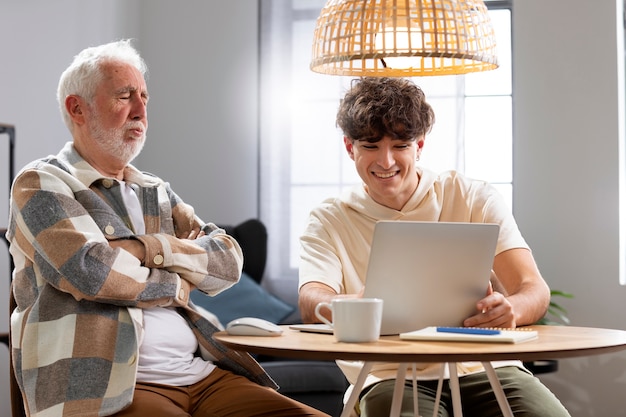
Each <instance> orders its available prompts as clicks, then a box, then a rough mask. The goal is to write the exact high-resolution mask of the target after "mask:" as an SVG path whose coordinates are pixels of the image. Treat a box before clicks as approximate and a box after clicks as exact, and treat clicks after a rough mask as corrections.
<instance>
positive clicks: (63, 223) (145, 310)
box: [7, 40, 324, 417]
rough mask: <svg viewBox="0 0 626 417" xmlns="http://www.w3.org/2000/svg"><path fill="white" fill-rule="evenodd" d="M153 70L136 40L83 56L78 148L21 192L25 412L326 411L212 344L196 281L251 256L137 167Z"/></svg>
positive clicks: (17, 192)
mask: <svg viewBox="0 0 626 417" xmlns="http://www.w3.org/2000/svg"><path fill="white" fill-rule="evenodd" d="M145 72H146V66H145V63H144V61H143V59H142V58H141V57H140V55H139V54H138V53H137V51H136V50H135V49H134V48H133V47H132V46H131V44H130V42H129V41H126V40H123V41H118V42H113V43H109V44H106V45H101V46H98V47H93V48H87V49H85V50H84V51H82V52H80V53H79V54H78V55H77V56H76V57H75V59H74V61H73V62H72V64H71V65H70V66H69V67H68V68H67V69H66V70H65V72H64V73H63V74H62V76H61V79H60V82H59V88H58V100H59V104H60V107H61V112H62V114H63V118H64V120H65V122H66V124H67V126H68V128H69V130H70V132H71V135H72V137H73V142H68V143H67V144H66V145H65V147H64V148H63V149H62V150H61V151H60V153H59V154H58V155H56V156H49V157H46V158H43V159H39V160H37V161H34V162H32V163H30V164H29V165H27V166H26V167H25V168H23V169H22V170H21V172H20V173H19V174H18V176H17V178H16V180H15V182H14V185H13V187H12V194H11V195H12V197H11V208H10V227H9V231H8V234H7V236H8V238H9V240H10V242H11V249H10V250H11V254H12V256H13V259H14V261H15V266H16V267H15V273H14V281H13V283H14V295H15V298H16V301H17V305H18V307H17V309H16V310H15V311H13V312H12V314H11V331H12V338H13V352H12V353H13V360H14V367H15V370H16V376H17V380H18V383H19V385H20V388H21V390H22V394H23V396H24V399H25V405H26V409H27V412H28V414H29V415H31V416H41V417H44V416H45V417H52V416H107V415H116V416H137V417H139V416H141V417H145V416H198V417H200V416H206V417H208V416H242V417H247V416H268V417H269V416H321V415H324V414H323V413H321V412H318V411H316V410H314V409H312V408H310V407H308V406H305V405H303V404H300V403H298V402H296V401H293V400H291V399H288V398H287V397H284V396H282V395H281V394H279V393H277V392H276V391H275V389H274V388H276V387H275V384H274V382H273V381H272V380H271V378H269V376H268V375H267V374H266V373H265V372H264V371H263V369H262V368H261V367H260V366H259V365H258V364H257V363H256V362H255V361H254V360H253V359H252V358H251V357H250V356H249V355H245V354H241V353H237V352H234V351H230V350H228V349H227V348H226V347H225V346H222V345H220V344H218V343H217V342H215V341H213V339H212V338H211V335H212V333H213V332H214V331H216V330H217V328H216V326H214V325H213V324H211V322H210V320H208V319H207V318H205V317H204V316H203V315H202V314H201V313H200V312H199V311H197V310H196V309H195V308H194V307H193V306H192V305H191V304H190V303H189V293H190V291H191V290H192V289H194V288H198V289H199V290H201V291H203V292H205V293H207V294H209V295H215V294H217V293H219V292H220V291H223V290H224V289H226V288H228V287H230V286H232V285H233V284H234V283H236V282H237V281H238V279H239V277H240V273H241V268H242V264H243V259H242V253H241V249H240V247H239V245H238V244H237V242H236V241H235V240H234V239H233V238H232V237H230V236H228V235H227V234H225V233H224V231H223V230H221V229H219V228H217V227H216V226H215V225H214V224H212V223H208V224H205V223H203V222H202V221H201V220H200V219H199V218H198V217H197V216H196V215H195V214H194V211H193V209H192V208H191V207H190V206H188V205H186V204H185V203H183V202H182V201H181V199H180V198H179V197H178V196H177V195H176V194H175V193H174V192H173V191H172V190H171V189H170V187H169V185H168V184H167V183H166V182H164V181H163V180H161V179H159V178H157V177H155V176H153V175H150V174H146V173H142V172H140V171H138V170H137V169H136V168H134V167H133V166H132V165H130V162H131V161H132V160H133V159H134V158H135V157H136V156H137V155H138V154H139V152H140V151H141V149H142V147H143V145H144V142H145V140H146V130H147V128H148V121H147V112H146V105H147V103H148V90H147V87H146V82H145V79H144V74H145ZM241 398H245V401H241Z"/></svg>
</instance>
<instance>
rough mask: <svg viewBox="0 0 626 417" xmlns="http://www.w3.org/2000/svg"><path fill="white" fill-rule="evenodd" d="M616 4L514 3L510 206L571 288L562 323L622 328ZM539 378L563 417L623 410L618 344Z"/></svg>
mask: <svg viewBox="0 0 626 417" xmlns="http://www.w3.org/2000/svg"><path fill="white" fill-rule="evenodd" d="M621 1H622V0H617V1H616V0H596V1H587V0H575V1H572V0H523V1H520V0H516V1H515V2H514V22H513V51H514V129H515V149H514V211H515V214H516V217H517V220H518V222H519V224H520V227H521V229H522V232H523V233H524V234H525V236H526V238H527V240H528V241H529V243H530V245H531V247H532V248H533V251H534V254H535V257H536V259H537V262H538V264H539V267H540V268H541V270H542V272H543V274H544V276H545V278H546V280H547V281H548V283H549V284H550V285H551V286H552V287H553V288H556V289H561V290H565V291H569V292H572V293H574V294H575V298H574V299H573V300H565V301H564V302H563V304H564V305H566V307H567V308H568V309H569V311H570V317H571V319H572V325H578V326H595V327H607V328H617V329H626V322H625V320H624V318H625V317H626V302H625V299H626V288H624V287H622V286H620V285H619V284H618V279H619V277H618V246H617V243H618V240H617V239H618V169H617V167H618V141H620V140H621V141H624V140H625V139H624V137H623V135H622V136H620V135H619V130H618V129H619V118H621V117H623V111H624V109H623V108H618V95H619V94H623V85H622V86H621V88H618V84H617V80H618V68H619V69H621V70H622V71H623V66H622V64H620V63H619V62H618V59H623V54H619V55H618V41H617V39H618V36H623V34H622V33H617V32H616V21H617V20H618V18H617V16H619V21H620V22H621V9H622V7H621ZM616 10H620V13H619V14H618V15H617V16H616ZM620 45H621V44H620ZM542 379H543V380H544V381H545V382H546V383H547V384H548V385H549V386H550V387H551V388H552V389H553V390H554V391H555V393H556V394H557V395H558V396H559V397H560V398H561V399H562V400H563V401H564V402H565V404H566V406H567V407H568V408H569V409H570V411H571V413H572V415H573V416H580V417H583V416H584V417H594V416H597V417H602V416H626V397H625V396H624V392H626V352H624V353H618V354H608V355H600V356H590V357H587V358H582V359H567V360H561V361H560V371H559V372H558V373H556V374H551V375H548V376H546V377H542Z"/></svg>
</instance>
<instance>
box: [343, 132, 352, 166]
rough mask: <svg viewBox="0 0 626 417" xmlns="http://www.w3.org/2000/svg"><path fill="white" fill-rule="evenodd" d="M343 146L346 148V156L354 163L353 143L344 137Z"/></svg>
mask: <svg viewBox="0 0 626 417" xmlns="http://www.w3.org/2000/svg"><path fill="white" fill-rule="evenodd" d="M343 144H344V146H345V147H346V151H348V155H349V156H350V159H352V160H353V161H354V143H353V142H352V140H351V139H350V138H348V137H347V136H344V137H343Z"/></svg>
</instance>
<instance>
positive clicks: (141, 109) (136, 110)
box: [130, 95, 148, 120]
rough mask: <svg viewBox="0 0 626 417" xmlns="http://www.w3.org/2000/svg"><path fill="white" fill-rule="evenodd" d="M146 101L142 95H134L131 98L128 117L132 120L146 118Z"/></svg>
mask: <svg viewBox="0 0 626 417" xmlns="http://www.w3.org/2000/svg"><path fill="white" fill-rule="evenodd" d="M147 109H148V103H147V102H146V101H145V100H144V99H143V97H141V96H139V95H136V96H133V99H132V108H131V114H130V117H131V119H133V120H146V117H147V114H148V111H147Z"/></svg>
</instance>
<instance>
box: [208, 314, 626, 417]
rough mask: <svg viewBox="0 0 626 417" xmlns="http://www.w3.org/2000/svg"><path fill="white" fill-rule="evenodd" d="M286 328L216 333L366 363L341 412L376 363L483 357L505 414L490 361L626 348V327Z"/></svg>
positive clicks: (296, 354) (247, 347) (241, 345)
mask: <svg viewBox="0 0 626 417" xmlns="http://www.w3.org/2000/svg"><path fill="white" fill-rule="evenodd" d="M281 327H282V328H283V334H282V335H281V336H277V337H262V336H231V335H229V334H228V333H226V332H219V333H216V334H215V335H214V336H213V337H214V338H215V339H216V340H219V341H220V342H221V343H223V344H224V345H226V346H228V347H230V348H232V349H235V350H243V351H247V352H250V353H257V354H267V355H273V356H282V357H291V358H301V359H322V360H335V359H343V360H358V361H363V362H365V363H366V366H364V368H363V369H364V371H362V372H361V374H362V375H360V376H359V379H358V380H357V382H356V383H355V387H354V389H353V391H352V392H353V394H355V395H352V396H351V398H350V399H349V400H348V402H347V403H346V406H345V408H344V414H342V416H343V415H349V411H350V410H351V409H352V407H354V403H355V402H356V397H357V396H358V392H360V389H361V387H362V386H363V383H364V381H365V376H366V373H367V372H366V371H368V370H369V369H371V364H372V363H374V362H400V363H403V364H406V365H407V366H408V364H410V363H417V362H438V363H439V362H441V363H447V364H448V365H449V369H452V366H450V365H451V364H454V363H456V362H467V361H480V362H483V365H484V366H485V370H486V371H487V375H488V376H489V380H490V381H491V384H492V387H493V388H494V392H495V393H496V397H497V398H498V403H499V404H500V407H501V409H502V411H503V414H504V416H512V413H511V411H510V408H509V406H508V402H507V401H506V397H504V393H503V392H502V388H501V387H500V383H499V381H498V380H497V377H496V376H495V372H493V367H492V366H491V364H490V362H491V361H499V360H511V359H516V360H522V361H532V360H542V359H560V358H572V357H579V356H589V355H598V354H604V353H611V352H617V351H620V350H624V349H626V331H623V330H614V329H602V328H590V327H574V326H529V328H530V329H532V330H536V331H537V332H538V335H539V337H538V338H537V339H535V340H530V341H527V342H523V343H517V344H510V343H480V342H473V343H469V342H441V341H437V342H434V341H412V340H402V339H400V337H399V336H398V335H396V336H382V337H381V338H380V339H379V340H378V341H376V342H370V343H341V342H337V341H336V340H335V338H334V336H333V335H328V334H318V333H308V332H300V331H297V330H292V329H290V328H289V326H281ZM406 368H407V367H406V366H401V367H400V369H399V373H398V378H397V379H398V380H400V379H402V380H404V375H405V373H406ZM455 377H456V373H455V375H452V373H451V375H450V383H451V387H452V389H453V401H454V403H455V404H454V405H455V407H454V409H455V417H456V416H460V415H461V414H460V408H461V407H460V399H457V400H455V399H454V398H455V397H456V398H458V379H457V378H458V377H457V378H455ZM494 379H495V380H494ZM359 384H360V385H359ZM455 385H456V386H457V393H456V395H455V393H454V389H455ZM400 395H401V394H400ZM352 397H354V398H352ZM457 409H458V411H457ZM396 411H397V412H399V402H398V403H397V404H396V397H395V395H394V405H392V413H391V415H397V414H396Z"/></svg>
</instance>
